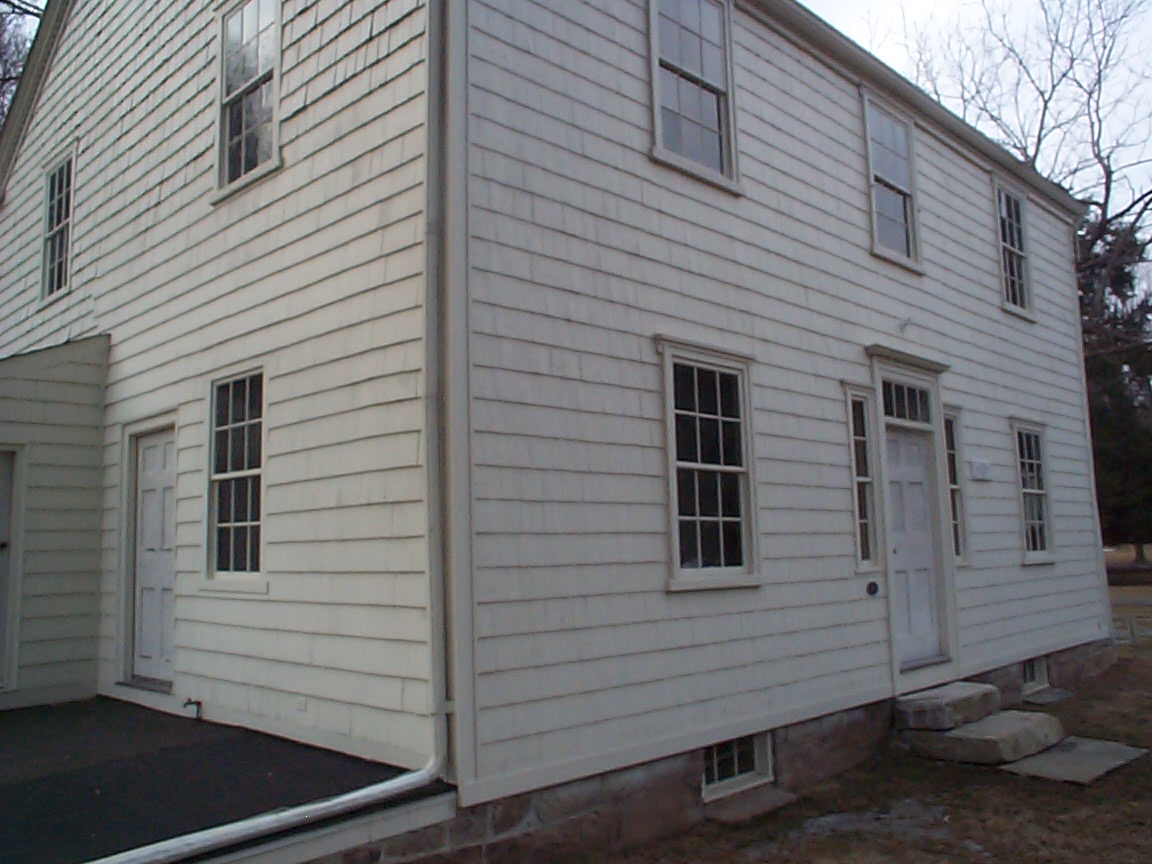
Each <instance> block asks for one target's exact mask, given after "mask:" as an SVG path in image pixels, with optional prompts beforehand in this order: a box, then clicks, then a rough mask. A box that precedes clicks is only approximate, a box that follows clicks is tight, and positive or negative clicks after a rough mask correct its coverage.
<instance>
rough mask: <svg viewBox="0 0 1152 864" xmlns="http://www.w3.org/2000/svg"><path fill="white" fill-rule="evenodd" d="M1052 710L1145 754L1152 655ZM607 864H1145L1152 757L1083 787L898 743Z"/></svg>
mask: <svg viewBox="0 0 1152 864" xmlns="http://www.w3.org/2000/svg"><path fill="white" fill-rule="evenodd" d="M1120 655H1121V656H1120V661H1119V663H1118V664H1117V665H1116V666H1115V667H1114V668H1112V669H1111V670H1109V671H1108V672H1107V673H1105V674H1104V675H1102V676H1101V677H1100V678H1097V679H1096V680H1094V681H1090V682H1087V683H1085V684H1084V685H1082V686H1081V688H1080V690H1079V692H1078V693H1077V694H1076V696H1075V698H1073V699H1071V700H1069V701H1067V702H1063V703H1061V704H1059V705H1056V706H1053V708H1052V709H1051V712H1052V713H1054V714H1056V715H1057V716H1058V717H1060V719H1061V720H1062V721H1063V723H1064V725H1065V728H1066V729H1067V731H1068V733H1069V734H1074V735H1081V736H1084V737H1089V738H1104V739H1108V740H1113V741H1122V742H1124V743H1125V744H1130V745H1132V746H1135V747H1152V648H1146V647H1145V648H1127V649H1121V650H1120ZM598 860H600V861H603V862H604V864H701V862H708V864H750V862H758V861H764V862H788V864H945V862H947V864H988V862H1004V864H1146V862H1148V861H1152V757H1144V758H1142V759H1138V760H1137V761H1136V762H1134V763H1132V764H1131V765H1128V766H1126V767H1124V768H1121V769H1119V770H1117V771H1115V772H1113V773H1112V774H1109V775H1107V776H1105V777H1104V778H1102V779H1100V780H1098V781H1096V782H1095V783H1093V784H1092V785H1090V786H1086V787H1082V786H1075V785H1071V784H1062V783H1055V782H1052V781H1048V780H1038V779H1034V778H1028V777H1018V776H1015V775H1012V774H1008V773H1006V772H1003V771H997V770H995V769H991V768H982V767H976V766H966V765H950V764H944V763H936V762H930V761H926V760H922V759H918V758H916V757H913V756H911V755H909V754H908V753H906V752H904V751H902V750H901V749H899V748H898V747H896V746H895V745H893V746H891V747H889V748H888V749H887V750H886V751H885V752H884V753H882V754H881V755H880V756H878V757H877V758H875V759H873V760H872V761H871V762H870V763H868V764H866V765H864V766H862V767H860V768H857V769H855V770H853V771H850V772H848V773H846V774H843V775H841V776H839V777H837V778H835V779H833V780H831V781H828V782H826V783H823V784H821V785H819V786H817V787H815V788H814V789H811V790H809V791H808V792H807V793H806V794H805V796H804V797H803V798H802V799H801V800H800V801H799V802H798V803H797V804H795V805H793V806H791V807H788V808H785V809H784V810H782V811H779V812H777V813H775V814H772V815H771V816H768V817H765V818H763V819H760V820H758V821H755V822H752V823H750V824H748V825H746V826H743V827H740V828H726V827H725V828H722V827H718V826H713V825H705V826H703V827H701V828H699V829H697V830H696V831H693V832H692V833H691V834H688V835H686V836H683V837H680V838H676V839H674V840H671V841H668V842H664V843H659V844H653V845H650V846H646V847H642V848H639V849H636V850H634V851H632V852H631V853H628V854H626V855H622V856H618V857H616V858H612V859H598Z"/></svg>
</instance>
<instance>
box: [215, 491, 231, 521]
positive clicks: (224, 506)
mask: <svg viewBox="0 0 1152 864" xmlns="http://www.w3.org/2000/svg"><path fill="white" fill-rule="evenodd" d="M231 521H232V481H231V480H221V481H220V482H218V483H217V484H216V522H217V524H220V525H224V524H226V523H228V522H231Z"/></svg>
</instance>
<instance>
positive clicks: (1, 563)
mask: <svg viewBox="0 0 1152 864" xmlns="http://www.w3.org/2000/svg"><path fill="white" fill-rule="evenodd" d="M15 468H16V454H15V453H13V452H11V451H10V450H0V684H2V683H7V682H6V681H5V680H4V675H5V670H7V668H8V611H9V609H8V593H9V591H10V590H11V585H10V584H9V581H8V580H9V574H10V572H11V571H10V561H11V558H10V556H11V554H12V478H13V474H14V473H15Z"/></svg>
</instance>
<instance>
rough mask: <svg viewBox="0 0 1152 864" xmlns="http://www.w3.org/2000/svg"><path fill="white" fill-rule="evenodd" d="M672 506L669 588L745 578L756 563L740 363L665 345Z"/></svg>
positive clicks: (746, 413)
mask: <svg viewBox="0 0 1152 864" xmlns="http://www.w3.org/2000/svg"><path fill="white" fill-rule="evenodd" d="M664 352H665V359H666V363H667V365H666V367H665V368H666V372H667V374H668V376H669V380H670V383H671V388H670V389H671V392H670V393H668V394H667V396H666V398H667V403H668V404H667V410H668V416H669V421H670V422H669V424H668V427H669V441H668V446H669V472H670V475H671V476H670V486H671V489H670V491H671V498H672V502H673V512H672V514H671V515H672V526H673V531H672V534H673V537H672V553H673V578H672V585H671V587H673V588H677V587H686V588H701V587H703V588H707V587H725V586H730V585H734V584H751V579H750V575H749V574H751V573H753V572H754V570H755V561H756V557H755V552H754V548H753V547H754V542H755V538H754V531H753V530H752V525H753V513H754V509H753V505H752V501H753V498H754V495H753V489H752V478H751V474H750V462H751V458H750V449H751V448H750V446H749V440H750V438H749V410H748V402H747V397H746V395H745V382H746V377H747V370H746V369H745V367H743V366H740V365H735V364H732V363H729V362H727V361H726V360H725V359H723V358H720V357H717V358H712V357H710V356H709V355H706V354H700V353H697V352H691V353H681V352H679V351H674V349H673V348H672V347H671V346H669V345H665V346H664Z"/></svg>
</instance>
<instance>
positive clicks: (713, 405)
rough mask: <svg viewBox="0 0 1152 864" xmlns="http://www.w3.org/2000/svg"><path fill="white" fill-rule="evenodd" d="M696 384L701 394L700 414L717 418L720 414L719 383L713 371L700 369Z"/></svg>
mask: <svg viewBox="0 0 1152 864" xmlns="http://www.w3.org/2000/svg"><path fill="white" fill-rule="evenodd" d="M696 382H697V385H698V388H699V393H700V409H699V410H700V413H701V414H711V415H712V416H717V415H719V414H720V395H719V391H718V389H717V388H718V386H719V381H718V380H717V375H716V373H715V372H713V371H712V370H711V369H699V370H697V372H696Z"/></svg>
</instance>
